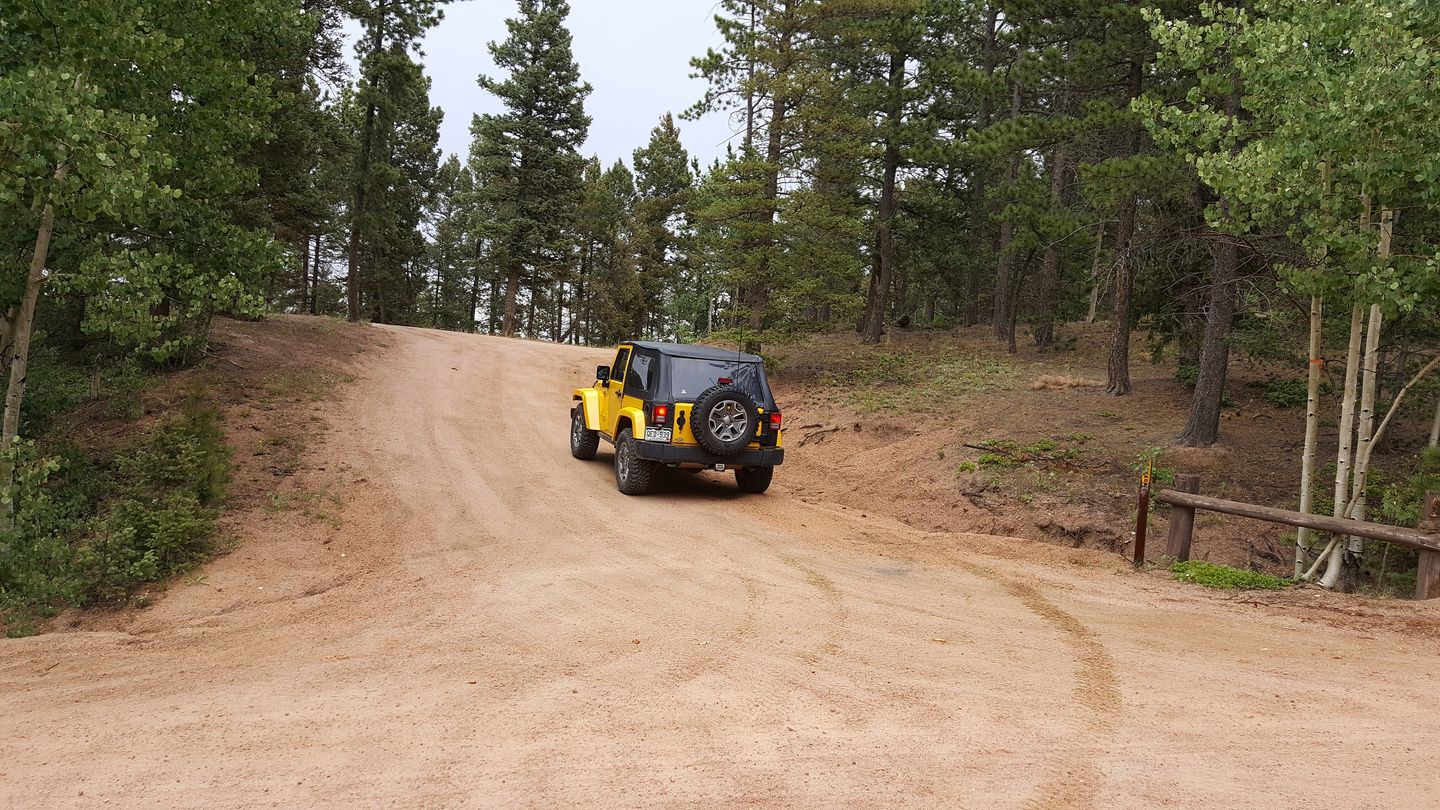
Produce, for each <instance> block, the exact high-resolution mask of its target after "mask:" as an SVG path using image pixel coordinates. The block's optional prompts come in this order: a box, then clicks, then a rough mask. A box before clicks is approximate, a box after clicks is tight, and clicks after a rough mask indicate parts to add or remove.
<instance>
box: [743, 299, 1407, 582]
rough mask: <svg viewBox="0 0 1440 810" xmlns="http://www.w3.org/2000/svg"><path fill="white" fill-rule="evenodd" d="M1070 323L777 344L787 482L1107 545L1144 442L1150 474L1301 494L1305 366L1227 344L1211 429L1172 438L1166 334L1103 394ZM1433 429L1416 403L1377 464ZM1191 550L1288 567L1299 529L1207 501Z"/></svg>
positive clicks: (1384, 464)
mask: <svg viewBox="0 0 1440 810" xmlns="http://www.w3.org/2000/svg"><path fill="white" fill-rule="evenodd" d="M1063 334H1064V336H1065V337H1066V338H1067V339H1070V340H1071V341H1073V342H1069V341H1067V342H1069V345H1068V347H1067V348H1066V349H1065V350H1062V351H1048V352H1039V351H1037V350H1035V349H1034V347H1033V346H1030V345H1027V341H1025V340H1021V341H1020V345H1019V347H1018V348H1019V351H1018V352H1017V353H1016V354H1015V355H1009V354H1007V352H1006V350H1005V348H1004V346H1003V345H1002V344H1000V343H999V342H998V341H996V340H995V339H994V338H993V337H992V336H991V335H990V331H989V327H983V326H982V327H977V328H974V329H956V330H949V331H928V330H898V329H897V330H892V332H891V333H890V335H889V337H888V339H887V341H886V342H885V343H884V344H883V345H881V346H862V345H861V344H860V341H859V338H858V336H856V335H853V334H848V333H843V334H828V335H824V336H819V337H814V338H809V339H805V340H802V341H800V342H798V343H795V344H791V345H786V346H781V347H772V348H771V349H769V350H767V353H773V357H774V360H775V362H774V365H775V366H776V369H775V371H774V372H772V374H771V378H772V384H773V385H774V387H775V388H776V397H777V399H778V400H779V402H780V403H781V406H782V408H783V409H784V411H785V419H786V425H787V427H788V428H789V430H788V431H787V433H786V440H787V445H788V446H789V447H790V448H792V449H791V455H790V457H789V458H788V459H787V463H786V466H785V468H784V472H783V475H784V478H785V480H786V481H787V483H788V484H789V486H790V487H791V491H792V492H794V493H795V494H797V495H799V496H801V497H803V498H806V499H811V500H815V501H825V502H837V503H843V504H846V505H848V506H851V507H854V508H863V509H868V510H872V511H875V512H877V513H879V514H884V515H887V516H890V517H895V518H897V519H900V520H902V521H904V522H905V523H906V524H909V525H912V526H915V527H917V528H922V529H926V530H930V531H970V532H983V533H986V534H995V535H1005V536H1012V537H1024V538H1028V539H1033V540H1045V541H1049V542H1054V543H1059V544H1062V545H1068V546H1074V547H1077V548H1078V547H1088V548H1097V549H1103V550H1107V551H1126V550H1127V549H1128V546H1129V544H1130V543H1131V542H1132V540H1133V534H1134V531H1133V530H1134V526H1135V501H1136V488H1137V487H1138V485H1139V477H1140V470H1141V469H1143V468H1144V467H1145V463H1146V460H1147V459H1149V458H1154V459H1155V470H1156V477H1157V485H1156V486H1157V488H1159V487H1160V486H1164V485H1165V483H1166V482H1167V481H1168V479H1169V478H1170V476H1171V475H1173V474H1174V473H1177V472H1179V473H1195V474H1198V475H1199V476H1200V477H1201V491H1202V492H1203V493H1204V494H1206V495H1213V496H1216V497H1222V498H1231V499H1234V500H1241V501H1246V502H1251V503H1258V504H1264V505H1267V506H1277V507H1281V508H1285V509H1293V508H1295V505H1296V503H1297V502H1298V497H1299V491H1300V483H1299V479H1300V452H1301V449H1302V445H1303V439H1304V434H1305V407H1304V402H1303V396H1304V389H1303V384H1304V380H1303V374H1304V369H1298V370H1297V369H1290V368H1285V367H1283V366H1280V365H1278V364H1275V363H1271V362H1264V361H1257V360H1253V359H1248V358H1245V357H1243V356H1236V357H1234V358H1233V359H1232V363H1231V373H1230V377H1229V385H1228V386H1227V391H1226V405H1225V407H1224V409H1223V411H1222V414H1221V442H1220V443H1219V444H1217V445H1214V446H1212V447H1209V448H1186V447H1180V446H1178V445H1176V444H1175V443H1174V438H1175V436H1177V435H1178V434H1179V433H1180V432H1181V430H1182V429H1183V428H1184V426H1185V420H1186V417H1187V415H1188V409H1189V406H1190V397H1191V389H1189V388H1188V387H1186V386H1185V385H1183V384H1182V383H1181V382H1180V381H1179V380H1178V379H1177V377H1176V366H1175V361H1174V352H1173V351H1171V352H1170V357H1169V359H1168V361H1166V362H1162V363H1151V362H1149V358H1148V357H1147V356H1146V355H1147V353H1146V351H1145V349H1144V347H1143V346H1141V345H1139V339H1138V338H1137V345H1136V347H1135V348H1134V349H1133V350H1132V362H1131V375H1132V382H1133V384H1134V394H1133V395H1131V396H1128V397H1112V396H1108V395H1106V393H1105V362H1106V355H1107V352H1108V347H1109V332H1108V327H1107V326H1106V325H1104V324H1095V325H1084V324H1072V325H1067V326H1066V327H1064V329H1063ZM1277 380H1293V381H1294V385H1298V386H1299V391H1298V393H1299V396H1300V398H1301V401H1300V402H1299V403H1298V404H1297V405H1292V406H1290V407H1277V406H1276V405H1275V404H1273V403H1272V402H1271V401H1269V400H1268V399H1267V397H1266V394H1267V386H1268V385H1269V384H1271V383H1272V382H1274V381H1277ZM1339 383H1340V381H1339V380H1335V381H1334V385H1333V387H1334V388H1335V389H1337V390H1338V388H1339V387H1340V385H1339ZM1290 393H1291V394H1292V396H1293V395H1294V393H1295V391H1294V388H1293V387H1292V388H1291V389H1290ZM1326 417H1329V418H1328V419H1327V418H1326ZM1428 428H1429V425H1428V422H1424V421H1423V420H1420V419H1409V420H1405V419H1402V420H1399V421H1397V422H1396V424H1395V426H1394V429H1393V430H1392V432H1391V438H1392V441H1389V442H1387V443H1386V445H1385V447H1383V448H1382V449H1381V451H1380V452H1377V453H1376V455H1375V459H1374V466H1375V467H1376V469H1377V473H1376V478H1377V479H1378V478H1380V477H1381V476H1382V475H1384V474H1385V473H1386V472H1390V471H1394V470H1399V469H1401V467H1402V465H1404V464H1406V463H1413V461H1414V457H1415V453H1416V452H1417V451H1418V449H1419V448H1420V447H1421V446H1423V444H1424V442H1425V441H1426V439H1427V435H1426V433H1427V431H1428ZM1336 436H1337V432H1336V429H1335V419H1334V415H1333V414H1329V413H1325V414H1322V430H1321V439H1320V447H1319V455H1318V458H1319V459H1320V461H1319V463H1318V464H1317V471H1318V472H1317V480H1323V479H1324V476H1325V475H1327V474H1329V475H1333V466H1332V467H1331V468H1330V470H1325V469H1324V466H1325V464H1326V463H1327V461H1333V459H1334V456H1335V443H1336ZM1323 489H1324V491H1328V489H1329V487H1328V485H1323ZM1156 507H1157V510H1158V511H1157V513H1156V515H1155V520H1154V521H1152V524H1151V525H1152V538H1151V542H1150V543H1148V544H1147V549H1148V551H1149V554H1148V557H1149V559H1151V560H1159V559H1160V558H1161V557H1162V556H1163V554H1164V551H1165V542H1164V540H1165V536H1164V531H1165V526H1166V515H1167V510H1166V508H1165V507H1164V506H1163V505H1159V504H1157V505H1156ZM1401 553H1405V552H1401ZM1192 556H1193V558H1194V559H1198V560H1205V561H1209V562H1215V563H1221V564H1226V565H1233V566H1238V567H1241V568H1253V569H1255V570H1258V571H1264V572H1267V573H1272V574H1276V575H1280V576H1290V574H1291V571H1292V565H1293V560H1294V533H1293V530H1292V529H1287V528H1285V527H1281V526H1275V525H1272V524H1268V523H1260V522H1256V521H1250V520H1245V519H1243V518H1232V517H1229V516H1226V515H1217V514H1213V513H1203V512H1202V513H1200V514H1199V515H1198V516H1197V521H1196V533H1195V545H1194V548H1193V551H1192Z"/></svg>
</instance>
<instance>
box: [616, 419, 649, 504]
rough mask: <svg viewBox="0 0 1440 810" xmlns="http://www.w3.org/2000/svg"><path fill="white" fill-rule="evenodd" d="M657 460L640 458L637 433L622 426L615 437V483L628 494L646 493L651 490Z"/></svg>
mask: <svg viewBox="0 0 1440 810" xmlns="http://www.w3.org/2000/svg"><path fill="white" fill-rule="evenodd" d="M654 474H655V462H653V461H646V460H645V459H643V458H640V449H639V448H638V447H636V446H635V435H634V434H633V433H631V432H630V428H628V427H627V428H622V429H621V430H620V434H619V435H618V436H616V437H615V485H616V486H617V487H619V488H620V491H621V492H623V493H625V494H626V495H644V494H645V493H647V492H649V491H650V479H651V477H652V476H653V475H654Z"/></svg>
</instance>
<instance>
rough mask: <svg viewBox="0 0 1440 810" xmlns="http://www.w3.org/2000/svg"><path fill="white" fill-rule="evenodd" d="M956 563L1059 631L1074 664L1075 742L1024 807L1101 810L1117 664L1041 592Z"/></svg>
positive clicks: (1114, 717) (1116, 699)
mask: <svg viewBox="0 0 1440 810" xmlns="http://www.w3.org/2000/svg"><path fill="white" fill-rule="evenodd" d="M951 561H952V562H953V564H954V565H955V566H956V567H957V568H960V569H961V570H964V571H966V572H968V573H971V574H973V575H975V576H977V577H981V578H982V579H986V580H989V581H990V582H993V583H995V584H997V585H999V586H1000V587H1002V588H1004V589H1005V592H1006V593H1008V594H1009V595H1010V596H1011V597H1013V598H1014V599H1015V600H1016V601H1018V602H1019V603H1020V604H1022V605H1024V606H1025V608H1026V609H1027V610H1029V611H1030V612H1031V613H1033V614H1035V615H1036V616H1037V617H1039V618H1040V619H1042V620H1044V621H1045V623H1046V624H1048V625H1050V626H1051V627H1052V628H1054V629H1055V630H1058V631H1059V633H1060V636H1061V638H1062V639H1063V640H1064V642H1065V643H1066V645H1068V646H1069V647H1070V651H1071V656H1072V657H1073V658H1074V660H1075V668H1076V669H1075V685H1074V687H1073V688H1072V690H1071V697H1072V699H1073V700H1074V703H1075V705H1077V706H1079V707H1080V708H1081V709H1082V710H1083V711H1082V712H1081V713H1080V716H1079V717H1078V718H1077V720H1078V724H1077V726H1078V727H1077V728H1074V729H1072V739H1073V740H1074V743H1073V744H1072V745H1071V746H1069V748H1068V749H1067V750H1066V751H1065V753H1064V755H1063V756H1062V757H1061V758H1060V760H1059V761H1058V762H1056V763H1055V764H1054V766H1053V773H1052V774H1051V775H1050V776H1049V777H1047V778H1046V779H1045V780H1044V781H1043V782H1041V784H1040V786H1039V787H1038V788H1036V789H1035V792H1034V793H1033V794H1032V795H1031V796H1030V798H1029V799H1027V800H1026V801H1025V803H1024V804H1023V805H1022V806H1024V807H1026V808H1032V809H1033V810H1051V808H1057V807H1064V808H1073V809H1074V810H1085V809H1086V808H1093V807H1096V806H1097V802H1096V800H1097V797H1098V794H1099V792H1100V786H1101V782H1102V774H1101V773H1100V769H1099V767H1098V765H1097V764H1096V760H1097V759H1098V758H1099V756H1100V755H1101V754H1103V753H1104V752H1105V750H1106V749H1107V747H1108V746H1107V743H1108V742H1109V741H1110V740H1111V739H1112V738H1113V737H1114V736H1115V732H1116V729H1117V727H1118V721H1119V718H1120V713H1121V711H1122V710H1123V709H1124V699H1123V698H1122V697H1121V695H1120V683H1119V679H1118V678H1117V677H1116V674H1115V660H1114V658H1113V657H1112V656H1111V655H1110V651H1109V650H1107V649H1106V648H1105V644H1104V643H1103V642H1102V641H1101V640H1100V637H1099V636H1098V634H1096V633H1095V631H1093V630H1091V629H1090V628H1089V627H1086V626H1085V623H1084V622H1082V621H1080V620H1079V619H1077V618H1076V617H1075V616H1074V615H1073V614H1071V613H1069V612H1067V611H1065V610H1063V609H1061V608H1060V607H1058V606H1057V605H1056V604H1055V603H1054V602H1051V601H1050V600H1049V599H1046V598H1045V596H1044V595H1043V594H1041V593H1040V591H1038V590H1036V589H1035V588H1034V587H1033V586H1031V585H1028V584H1025V583H1023V582H1017V581H1015V580H1013V579H1010V578H1007V577H1005V576H1004V575H1002V574H1000V573H999V572H997V571H995V570H993V569H990V568H987V567H985V566H983V565H978V564H976V563H973V562H970V561H969V560H965V559H962V558H959V557H957V556H954V555H951Z"/></svg>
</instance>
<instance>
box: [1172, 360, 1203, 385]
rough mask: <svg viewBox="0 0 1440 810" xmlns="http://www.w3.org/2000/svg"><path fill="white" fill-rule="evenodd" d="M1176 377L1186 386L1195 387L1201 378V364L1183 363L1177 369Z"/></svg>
mask: <svg viewBox="0 0 1440 810" xmlns="http://www.w3.org/2000/svg"><path fill="white" fill-rule="evenodd" d="M1175 379H1177V380H1179V381H1180V384H1181V385H1183V386H1185V387H1186V388H1194V387H1195V383H1196V382H1197V381H1198V380H1199V379H1200V366H1199V365H1198V364H1196V363H1181V364H1180V365H1179V367H1177V368H1176V369H1175Z"/></svg>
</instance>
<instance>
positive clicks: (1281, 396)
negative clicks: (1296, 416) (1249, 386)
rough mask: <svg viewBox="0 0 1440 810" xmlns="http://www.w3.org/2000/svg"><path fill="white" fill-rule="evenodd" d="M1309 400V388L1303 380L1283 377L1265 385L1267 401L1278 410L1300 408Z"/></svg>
mask: <svg viewBox="0 0 1440 810" xmlns="http://www.w3.org/2000/svg"><path fill="white" fill-rule="evenodd" d="M1309 398H1310V397H1309V388H1308V386H1307V382H1306V381H1305V380H1303V379H1294V378H1284V377H1282V378H1279V379H1274V380H1270V381H1269V382H1267V383H1265V401H1266V402H1268V403H1270V404H1271V405H1274V406H1275V407H1277V408H1299V407H1302V406H1304V405H1305V403H1306V402H1307V401H1309Z"/></svg>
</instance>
